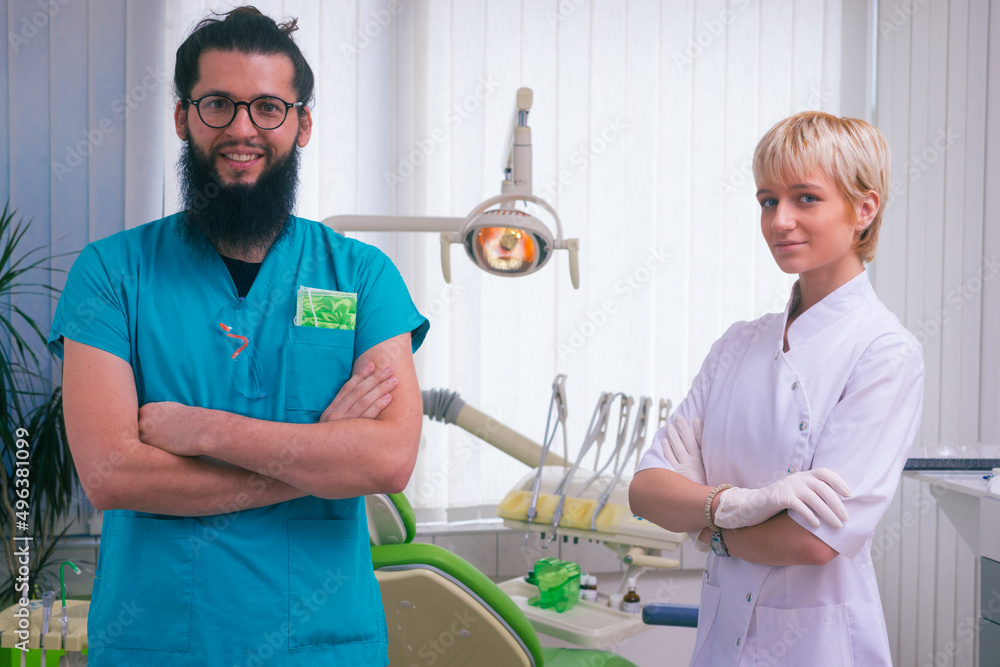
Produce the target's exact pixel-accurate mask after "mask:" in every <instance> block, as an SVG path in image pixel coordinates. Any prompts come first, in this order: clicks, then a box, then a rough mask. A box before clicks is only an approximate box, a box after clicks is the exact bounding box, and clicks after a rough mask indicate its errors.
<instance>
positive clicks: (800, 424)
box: [799, 422, 806, 431]
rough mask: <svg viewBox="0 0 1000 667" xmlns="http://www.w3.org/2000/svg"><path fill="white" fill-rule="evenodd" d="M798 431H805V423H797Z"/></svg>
mask: <svg viewBox="0 0 1000 667" xmlns="http://www.w3.org/2000/svg"><path fill="white" fill-rule="evenodd" d="M799 430H800V431H804V430H806V423H805V422H799Z"/></svg>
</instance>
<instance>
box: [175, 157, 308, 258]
mask: <svg viewBox="0 0 1000 667" xmlns="http://www.w3.org/2000/svg"><path fill="white" fill-rule="evenodd" d="M217 153H218V151H217V152H216V154H217ZM178 171H179V176H180V186H181V192H180V194H181V202H182V203H183V205H184V209H185V210H186V212H187V216H186V218H187V220H186V221H185V224H184V225H183V228H184V230H185V236H186V237H187V239H188V240H189V241H192V242H196V241H197V240H198V237H199V234H198V232H199V231H200V232H201V233H202V234H204V236H205V238H207V239H208V240H209V242H211V244H212V245H213V246H215V248H216V249H217V250H219V251H220V252H225V253H226V254H227V255H231V256H236V258H241V257H244V256H249V255H252V254H254V253H255V252H256V251H260V250H266V249H267V248H269V247H270V246H271V245H272V244H273V243H275V242H276V241H277V240H278V239H279V237H280V236H281V234H282V233H283V231H284V230H285V228H286V223H287V221H288V216H289V215H290V214H291V212H292V209H293V208H294V207H295V190H296V187H297V186H298V172H299V147H298V146H293V147H292V150H291V151H290V152H289V153H288V155H287V156H286V157H284V158H282V159H281V160H278V161H276V162H274V163H272V164H271V165H269V166H268V167H267V168H266V169H265V170H264V171H263V172H261V174H260V176H259V177H258V178H257V181H256V182H254V183H235V184H232V185H230V184H226V183H223V182H222V181H221V180H220V179H219V176H218V172H217V171H216V169H215V165H214V158H213V156H210V155H207V154H205V153H204V152H203V151H201V149H200V148H198V147H197V146H195V145H194V142H192V141H190V140H189V141H187V142H186V144H185V146H184V147H183V148H182V149H181V156H180V161H179V164H178Z"/></svg>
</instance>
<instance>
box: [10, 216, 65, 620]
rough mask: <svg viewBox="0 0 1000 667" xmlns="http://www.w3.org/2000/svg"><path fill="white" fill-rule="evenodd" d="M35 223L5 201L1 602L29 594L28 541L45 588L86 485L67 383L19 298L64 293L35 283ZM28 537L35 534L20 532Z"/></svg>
mask: <svg viewBox="0 0 1000 667" xmlns="http://www.w3.org/2000/svg"><path fill="white" fill-rule="evenodd" d="M29 224H30V223H25V222H23V221H21V220H19V219H17V218H16V214H15V213H14V212H13V211H11V210H10V204H9V203H8V204H6V205H4V209H3V213H2V214H0V402H2V404H3V408H4V409H3V419H2V423H0V441H2V442H0V534H2V535H3V536H4V540H3V542H4V557H5V562H6V566H7V568H6V571H7V573H8V576H7V579H6V581H3V582H0V608H3V607H5V606H6V605H7V604H9V603H10V602H12V601H13V600H15V599H17V598H20V597H22V588H21V587H22V585H23V584H22V582H21V581H19V575H18V570H19V567H20V563H19V561H18V558H19V557H20V558H23V556H20V555H19V550H21V549H22V548H23V546H24V545H25V544H27V545H28V552H29V563H28V580H27V583H28V589H27V594H28V596H29V597H37V596H39V595H40V590H39V584H40V582H41V581H42V578H43V577H44V576H45V575H44V571H45V568H46V567H47V566H48V565H49V564H50V563H49V561H50V559H51V558H52V554H53V549H54V548H55V546H56V544H57V543H58V542H59V540H60V539H62V537H63V536H65V534H66V531H67V530H68V529H69V525H70V524H67V525H66V526H65V527H63V528H62V529H61V530H60V529H59V525H60V524H61V522H62V520H63V519H64V518H65V517H66V516H67V515H68V514H69V510H70V507H71V504H72V502H73V494H74V491H75V489H77V488H78V487H79V484H78V478H77V475H76V468H75V467H74V466H73V460H72V457H71V456H70V451H69V444H68V443H67V440H66V429H65V425H64V422H63V414H62V393H61V389H60V387H58V386H53V384H52V383H51V382H50V381H49V380H48V378H46V377H44V375H43V374H42V373H41V363H40V359H39V356H38V353H37V352H36V350H44V349H45V341H46V337H45V334H44V333H43V331H42V328H41V327H40V326H39V324H38V322H36V321H35V320H34V319H33V318H32V317H31V316H30V315H28V314H27V313H25V312H24V311H23V310H22V309H21V308H20V307H19V305H18V300H17V299H18V297H20V296H24V295H31V294H35V295H37V294H43V295H45V296H48V297H54V296H56V295H57V294H58V290H56V289H55V288H53V287H52V286H51V285H47V284H42V283H39V282H32V280H33V278H32V276H33V274H34V273H35V272H39V271H42V270H44V269H45V267H46V263H47V262H48V261H49V260H50V259H51V257H50V256H48V255H44V254H42V250H43V248H41V247H38V248H32V249H30V250H27V251H24V250H23V249H22V248H21V244H22V243H23V241H24V235H25V233H26V232H27V229H28V225H29ZM43 354H49V352H48V351H47V350H45V351H44V352H43ZM25 451H27V454H25V453H24V452H25ZM22 470H26V472H21V471H22ZM19 480H22V481H19ZM23 480H26V482H25V481H23ZM19 501H20V502H19ZM25 536H27V537H30V538H31V539H30V540H23V539H14V538H19V537H25ZM4 603H6V604H4Z"/></svg>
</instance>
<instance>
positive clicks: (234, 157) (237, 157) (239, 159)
mask: <svg viewBox="0 0 1000 667" xmlns="http://www.w3.org/2000/svg"><path fill="white" fill-rule="evenodd" d="M226 157H227V158H229V159H230V160H232V161H233V162H249V161H250V160H252V159H254V158H255V157H258V156H257V155H237V154H235V153H229V154H226Z"/></svg>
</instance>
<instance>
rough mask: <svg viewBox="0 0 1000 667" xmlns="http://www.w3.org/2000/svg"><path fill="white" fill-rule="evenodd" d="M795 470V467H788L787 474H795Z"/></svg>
mask: <svg viewBox="0 0 1000 667" xmlns="http://www.w3.org/2000/svg"><path fill="white" fill-rule="evenodd" d="M795 472H796V470H795V468H789V469H788V474H789V475H794V474H795Z"/></svg>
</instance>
